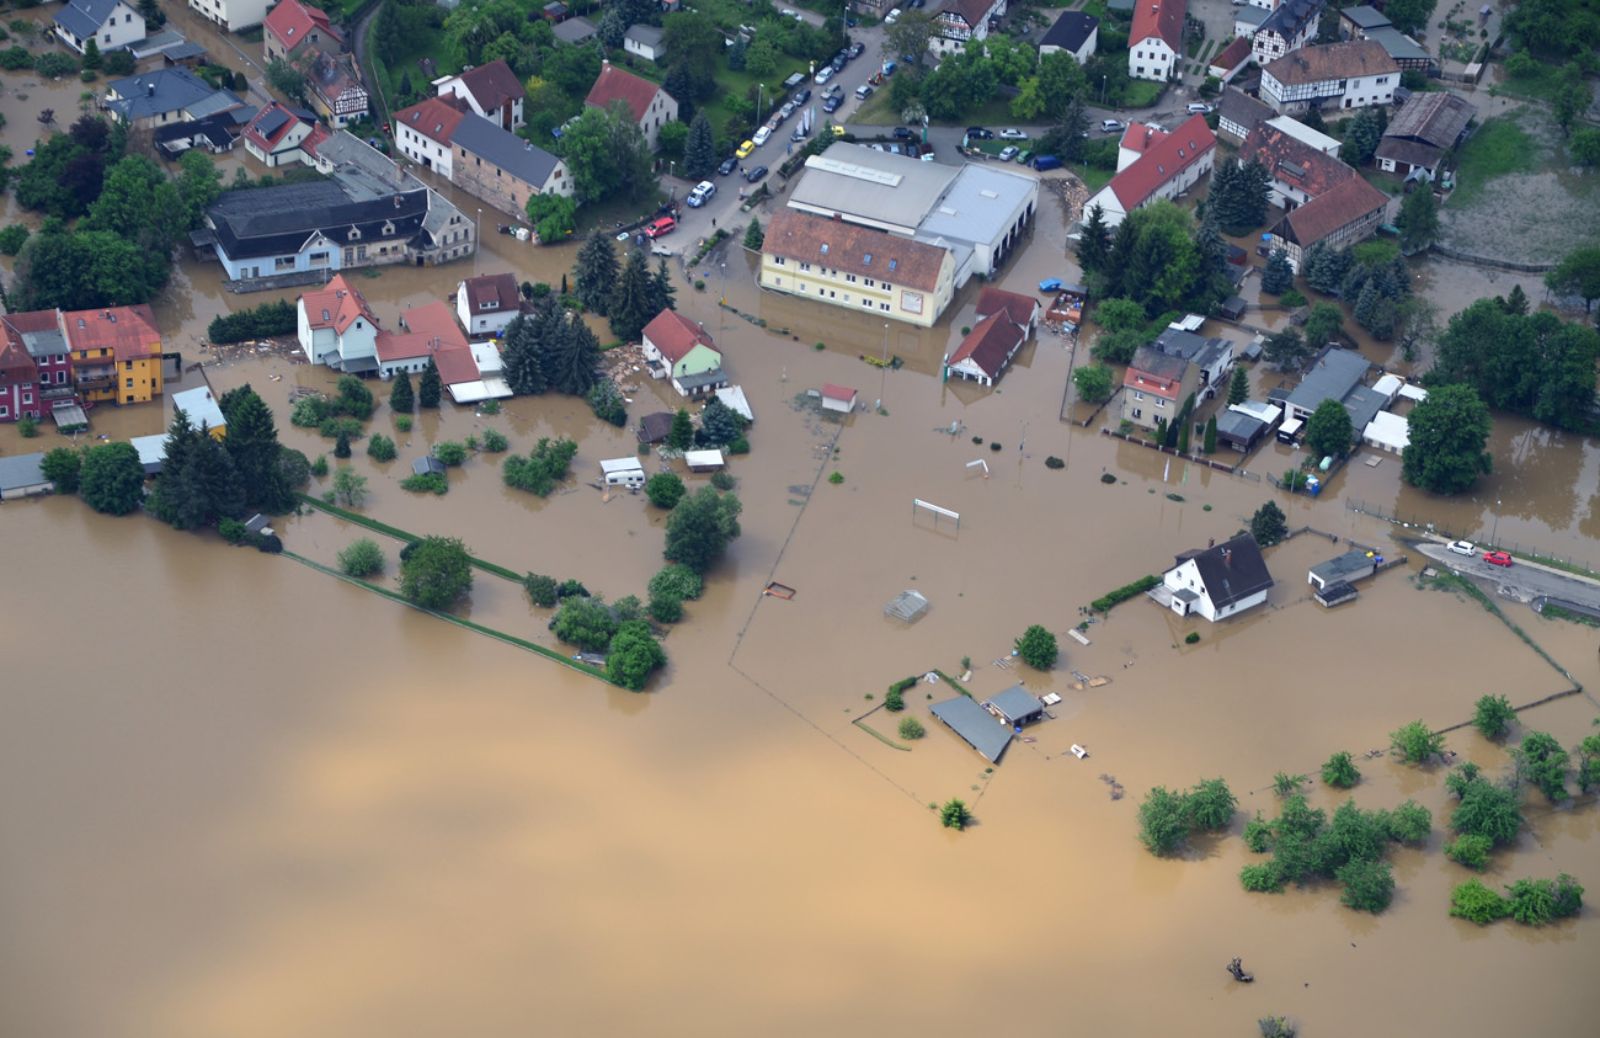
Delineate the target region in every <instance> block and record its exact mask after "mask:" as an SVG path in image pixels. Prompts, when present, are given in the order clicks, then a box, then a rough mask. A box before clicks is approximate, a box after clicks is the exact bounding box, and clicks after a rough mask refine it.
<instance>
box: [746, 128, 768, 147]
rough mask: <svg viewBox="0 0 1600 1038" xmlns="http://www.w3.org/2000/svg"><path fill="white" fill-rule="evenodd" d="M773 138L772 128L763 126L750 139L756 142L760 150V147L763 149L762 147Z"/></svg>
mask: <svg viewBox="0 0 1600 1038" xmlns="http://www.w3.org/2000/svg"><path fill="white" fill-rule="evenodd" d="M771 137H772V127H770V126H763V127H761V128H760V129H758V130H757V131H756V132H755V133H754V134H753V135H752V136H751V137H750V139H751V140H752V141H754V142H755V145H756V147H758V148H759V147H761V146H762V145H763V144H765V143H767V141H768V139H770V138H771Z"/></svg>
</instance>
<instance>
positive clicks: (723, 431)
mask: <svg viewBox="0 0 1600 1038" xmlns="http://www.w3.org/2000/svg"><path fill="white" fill-rule="evenodd" d="M743 435H744V419H743V418H741V417H740V416H739V414H738V412H736V411H735V410H734V409H733V408H731V407H729V406H728V405H727V404H724V403H723V402H722V401H721V400H719V399H717V398H716V397H712V398H711V400H710V402H709V403H707V404H706V406H705V409H704V410H702V411H701V412H700V432H699V433H697V434H696V435H695V442H696V443H697V444H699V445H700V446H703V447H723V446H726V445H728V444H730V443H733V442H734V441H735V440H737V439H738V438H739V437H741V436H743Z"/></svg>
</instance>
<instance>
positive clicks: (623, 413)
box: [585, 378, 628, 429]
mask: <svg viewBox="0 0 1600 1038" xmlns="http://www.w3.org/2000/svg"><path fill="white" fill-rule="evenodd" d="M585 399H587V400H588V401H589V410H591V411H593V412H594V416H595V417H596V418H598V419H600V420H601V421H602V422H610V423H611V424H612V425H615V426H616V427H617V428H619V429H620V428H622V427H623V426H624V425H627V424H628V406H627V400H626V399H625V398H624V397H623V395H622V390H620V389H618V388H617V384H616V383H615V382H613V381H611V380H610V379H609V378H602V379H598V380H597V381H596V382H595V384H594V385H593V386H591V387H590V389H589V392H588V394H587V396H586V397H585Z"/></svg>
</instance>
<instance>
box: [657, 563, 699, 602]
mask: <svg viewBox="0 0 1600 1038" xmlns="http://www.w3.org/2000/svg"><path fill="white" fill-rule="evenodd" d="M703 587H704V582H703V581H702V579H701V577H700V574H698V573H696V572H695V571H694V570H692V569H690V568H689V567H688V566H685V565H682V564H681V563H676V562H674V563H669V564H667V565H665V566H662V567H661V568H660V569H659V570H657V571H656V574H655V576H653V577H651V578H650V583H649V585H648V586H647V587H646V590H647V591H648V592H649V593H650V595H651V597H654V596H656V595H671V596H672V597H674V598H677V599H680V600H681V599H690V600H692V599H696V598H699V597H700V591H701V589H702V588H703Z"/></svg>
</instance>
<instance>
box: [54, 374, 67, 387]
mask: <svg viewBox="0 0 1600 1038" xmlns="http://www.w3.org/2000/svg"><path fill="white" fill-rule="evenodd" d="M66 384H67V373H66V372H65V371H58V372H56V385H58V386H64V385H66Z"/></svg>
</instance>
